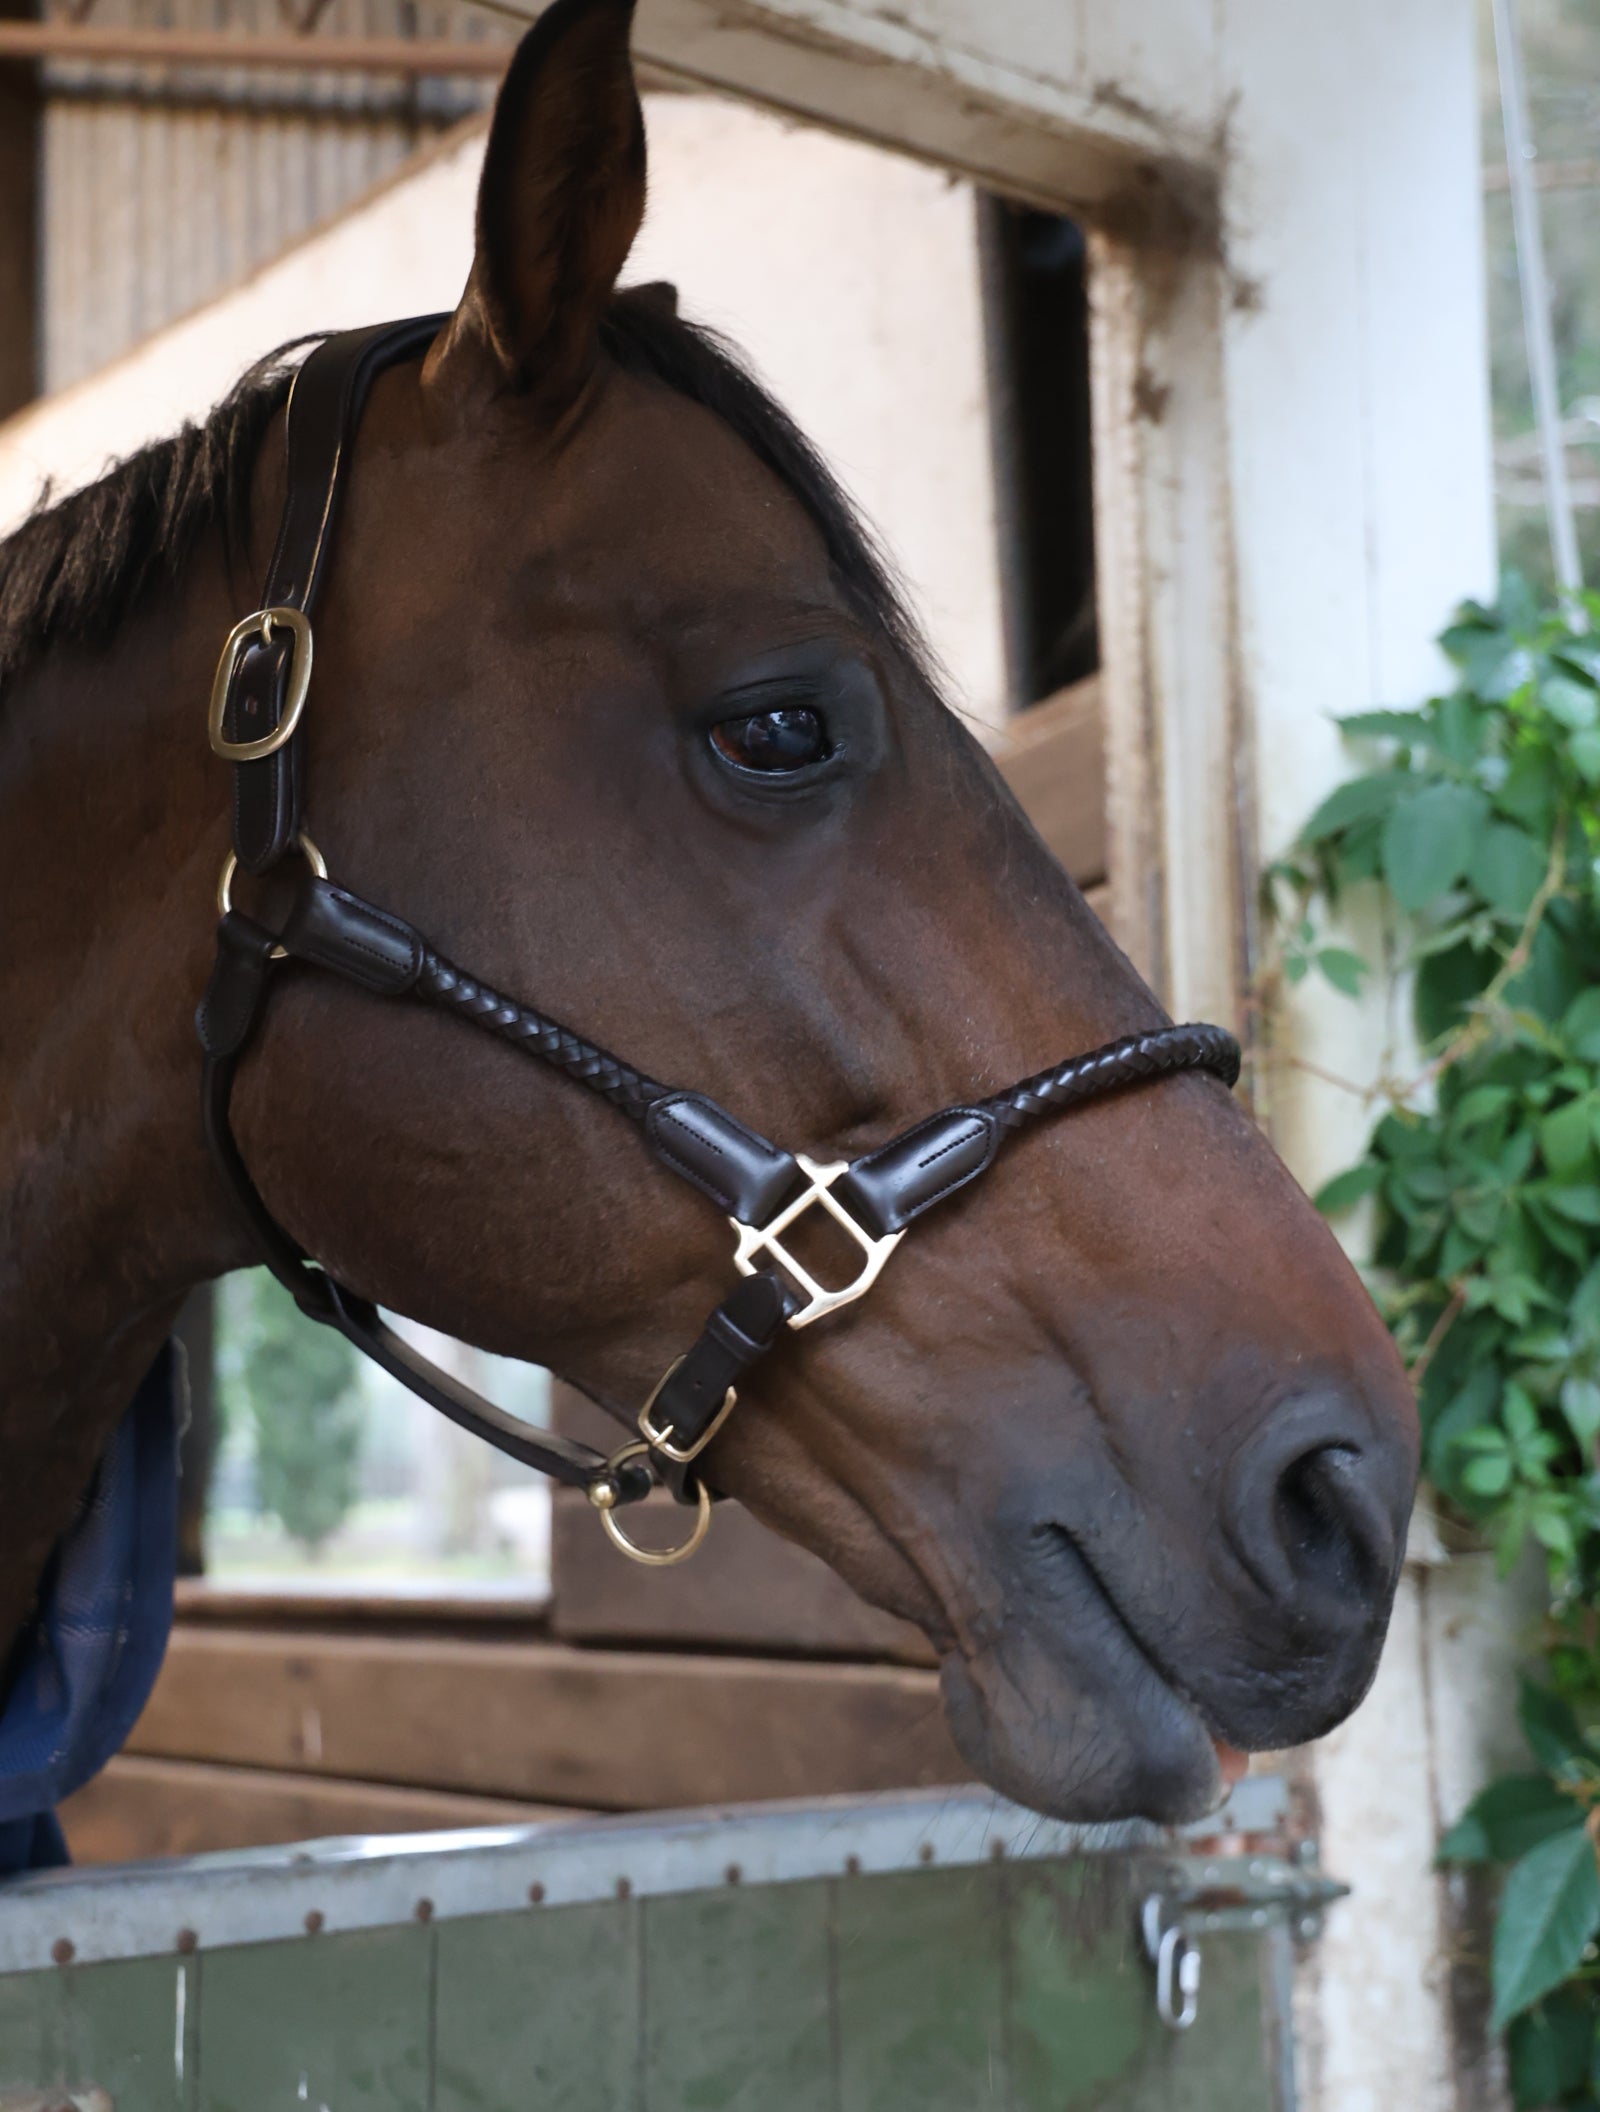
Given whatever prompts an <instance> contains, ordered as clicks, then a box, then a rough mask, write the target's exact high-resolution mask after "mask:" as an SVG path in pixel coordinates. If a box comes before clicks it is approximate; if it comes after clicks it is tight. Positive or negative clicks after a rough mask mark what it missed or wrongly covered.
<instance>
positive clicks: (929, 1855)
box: [917, 1841, 933, 1863]
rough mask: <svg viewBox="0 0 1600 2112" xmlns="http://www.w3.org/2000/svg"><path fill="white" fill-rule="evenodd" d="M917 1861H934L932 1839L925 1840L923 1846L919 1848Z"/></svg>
mask: <svg viewBox="0 0 1600 2112" xmlns="http://www.w3.org/2000/svg"><path fill="white" fill-rule="evenodd" d="M917 1861H918V1862H919V1863H931V1862H932V1861H933V1843H932V1841H924V1842H923V1844H922V1846H921V1847H920V1848H919V1849H918V1850H917Z"/></svg>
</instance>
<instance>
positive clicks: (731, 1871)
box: [722, 1863, 744, 1885]
mask: <svg viewBox="0 0 1600 2112" xmlns="http://www.w3.org/2000/svg"><path fill="white" fill-rule="evenodd" d="M722 1874H723V1876H724V1877H725V1878H726V1879H727V1881H728V1883H729V1884H730V1885H736V1884H738V1882H739V1880H740V1879H741V1878H742V1877H743V1876H744V1872H743V1871H742V1870H741V1869H740V1868H739V1865H738V1864H737V1863H730V1864H729V1865H728V1867H727V1869H726V1870H724V1871H723V1873H722Z"/></svg>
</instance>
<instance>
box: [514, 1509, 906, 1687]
mask: <svg viewBox="0 0 1600 2112" xmlns="http://www.w3.org/2000/svg"><path fill="white" fill-rule="evenodd" d="M645 1509H646V1510H647V1511H651V1512H659V1514H660V1517H659V1523H658V1522H657V1520H656V1519H655V1518H653V1517H652V1518H651V1519H649V1520H648V1521H647V1522H645V1523H643V1524H641V1526H640V1527H639V1532H640V1536H641V1538H644V1539H649V1538H651V1537H652V1536H659V1538H660V1540H661V1542H662V1544H663V1545H666V1544H667V1543H668V1542H670V1540H671V1538H672V1535H673V1532H674V1529H677V1530H679V1531H681V1520H682V1513H681V1511H680V1510H679V1508H678V1506H677V1505H676V1504H675V1503H674V1502H673V1500H672V1498H671V1497H670V1496H667V1495H665V1494H663V1495H662V1496H660V1497H658V1498H652V1499H651V1500H650V1501H649V1502H648V1503H647V1504H646V1505H645ZM630 1530H632V1528H631V1527H630ZM550 1574H551V1577H552V1579H553V1580H554V1584H555V1599H554V1604H553V1606H552V1608H551V1625H552V1627H553V1629H554V1632H555V1633H556V1634H557V1635H558V1636H560V1637H562V1638H563V1639H564V1640H565V1641H567V1642H574V1643H595V1642H603V1643H672V1644H677V1645H679V1646H680V1647H688V1648H693V1647H695V1646H696V1645H709V1646H712V1647H714V1648H717V1649H724V1650H727V1649H733V1650H756V1651H767V1650H787V1651H794V1652H796V1653H798V1654H803V1655H806V1656H811V1657H823V1656H826V1657H854V1658H885V1659H889V1660H891V1661H894V1662H897V1663H900V1664H907V1665H929V1666H931V1665H934V1664H936V1663H937V1659H936V1657H935V1655H934V1652H933V1649H932V1647H931V1645H930V1644H929V1643H928V1641H927V1639H926V1637H924V1636H923V1634H922V1633H921V1631H920V1630H919V1629H916V1628H913V1627H912V1626H911V1624H910V1623H909V1622H908V1621H899V1620H896V1619H895V1618H894V1616H893V1615H892V1614H888V1613H880V1612H879V1611H878V1610H877V1608H876V1607H873V1606H869V1605H867V1603H866V1602H865V1600H863V1599H858V1598H857V1597H856V1595H855V1593H854V1592H853V1591H852V1590H851V1589H850V1587H849V1585H848V1584H846V1583H845V1582H844V1581H843V1579H842V1578H840V1577H837V1576H835V1575H834V1573H833V1571H832V1570H831V1569H829V1568H828V1566H827V1564H826V1563H824V1562H821V1561H819V1560H818V1558H817V1557H816V1556H815V1555H813V1554H808V1553H807V1551H806V1550H805V1549H804V1548H803V1547H796V1546H795V1545H794V1544H793V1542H792V1541H788V1540H784V1539H780V1538H779V1536H778V1535H777V1534H776V1533H774V1532H770V1531H769V1530H768V1529H767V1527H766V1526H764V1525H762V1524H761V1523H760V1521H759V1520H758V1519H755V1518H752V1517H751V1515H750V1513H749V1512H748V1511H746V1510H743V1509H741V1507H740V1506H739V1505H738V1504H736V1503H724V1504H721V1505H719V1506H718V1509H717V1514H716V1519H715V1521H714V1523H713V1526H712V1531H711V1536H710V1538H709V1539H708V1540H707V1541H706V1544H705V1546H704V1547H703V1548H702V1549H701V1550H700V1552H699V1554H697V1555H696V1556H695V1558H694V1560H693V1561H692V1562H685V1563H683V1564H682V1565H681V1567H679V1568H677V1569H665V1570H644V1569H640V1568H638V1567H637V1566H636V1565H634V1564H633V1563H630V1562H624V1561H622V1560H620V1559H619V1557H618V1555H617V1552H616V1550H615V1548H613V1547H612V1545H611V1543H610V1542H609V1541H608V1540H606V1539H605V1538H604V1536H603V1535H602V1534H600V1533H598V1532H596V1530H595V1516H594V1507H593V1505H592V1504H590V1503H589V1502H588V1501H587V1499H586V1498H585V1497H584V1496H583V1495H582V1494H581V1493H580V1492H577V1491H568V1490H562V1491H560V1492H559V1493H558V1494H557V1496H556V1498H555V1501H554V1504H553V1505H552V1508H551V1516H550Z"/></svg>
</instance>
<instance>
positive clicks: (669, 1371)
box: [636, 1357, 739, 1467]
mask: <svg viewBox="0 0 1600 2112" xmlns="http://www.w3.org/2000/svg"><path fill="white" fill-rule="evenodd" d="M682 1363H683V1358H682V1357H678V1358H675V1359H674V1361H673V1362H672V1363H671V1364H669V1365H668V1366H667V1368H666V1370H665V1371H664V1372H663V1373H662V1375H661V1377H660V1378H659V1379H657V1381H656V1386H655V1391H654V1392H653V1393H652V1394H651V1396H650V1398H649V1400H647V1401H646V1402H645V1404H644V1406H643V1407H642V1408H641V1409H640V1410H639V1414H638V1417H637V1419H636V1420H637V1424H638V1429H639V1435H640V1436H641V1437H642V1438H643V1439H644V1441H645V1443H646V1444H647V1445H648V1446H649V1447H650V1448H651V1450H652V1451H653V1452H659V1453H660V1454H661V1455H662V1457H663V1458H665V1459H670V1460H675V1461H676V1462H677V1464H678V1465H679V1466H680V1467H686V1466H688V1464H689V1462H690V1461H691V1460H693V1459H698V1458H699V1457H700V1455H701V1453H702V1452H703V1451H704V1450H705V1448H706V1446H707V1445H709V1444H710V1442H711V1440H712V1439H713V1438H714V1437H715V1436H716V1434H717V1432H718V1431H719V1430H720V1429H721V1428H722V1426H723V1424H724V1423H725V1422H726V1421H727V1420H728V1417H729V1416H730V1415H732V1413H733V1411H734V1409H735V1408H737V1407H738V1405H739V1396H738V1394H737V1393H736V1392H735V1391H734V1389H733V1388H732V1387H731V1386H730V1387H729V1388H728V1390H727V1392H726V1393H725V1394H724V1395H723V1396H722V1406H721V1407H720V1408H719V1409H718V1410H717V1412H716V1414H715V1415H714V1416H713V1417H712V1418H711V1420H710V1422H709V1423H707V1425H706V1427H705V1428H704V1430H702V1431H701V1433H700V1435H699V1436H698V1437H697V1438H696V1439H695V1441H694V1443H693V1444H692V1445H678V1444H674V1443H673V1440H672V1428H671V1425H670V1424H669V1426H668V1427H667V1429H665V1430H662V1429H661V1428H660V1427H659V1426H658V1425H657V1424H655V1423H653V1422H652V1421H651V1420H650V1411H651V1409H652V1408H654V1406H655V1404H656V1402H657V1401H659V1400H660V1398H661V1396H662V1394H663V1393H664V1392H665V1390H666V1387H667V1382H668V1381H669V1380H670V1379H671V1378H672V1377H673V1376H674V1375H675V1373H676V1372H677V1370H678V1368H679V1366H680V1365H681V1364H682Z"/></svg>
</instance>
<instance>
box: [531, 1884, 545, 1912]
mask: <svg viewBox="0 0 1600 2112" xmlns="http://www.w3.org/2000/svg"><path fill="white" fill-rule="evenodd" d="M528 1905H529V1906H530V1907H541V1906H543V1905H544V1886H543V1885H530V1886H529V1887H528Z"/></svg>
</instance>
